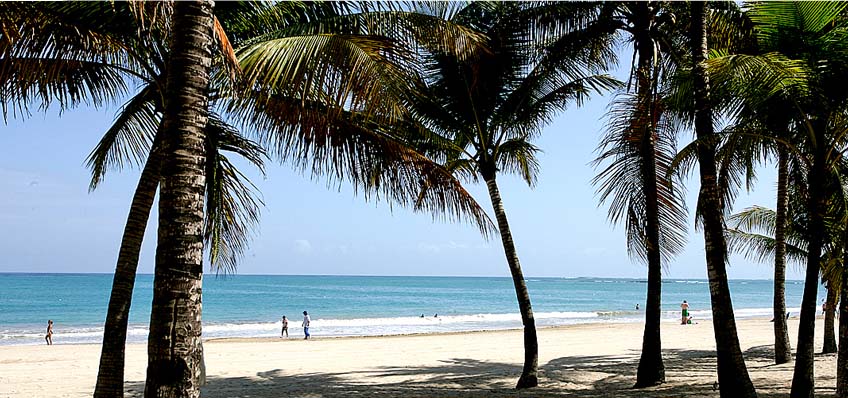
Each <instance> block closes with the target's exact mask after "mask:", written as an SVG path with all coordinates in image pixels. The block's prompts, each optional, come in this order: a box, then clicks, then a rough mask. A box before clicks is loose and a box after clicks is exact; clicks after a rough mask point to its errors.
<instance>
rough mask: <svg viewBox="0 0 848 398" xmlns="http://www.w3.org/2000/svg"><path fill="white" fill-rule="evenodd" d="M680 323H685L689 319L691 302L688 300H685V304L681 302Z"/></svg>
mask: <svg viewBox="0 0 848 398" xmlns="http://www.w3.org/2000/svg"><path fill="white" fill-rule="evenodd" d="M680 315H681V318H680V324H681V325H685V324H686V322H687V321H688V320H689V303H687V302H686V300H683V304H680Z"/></svg>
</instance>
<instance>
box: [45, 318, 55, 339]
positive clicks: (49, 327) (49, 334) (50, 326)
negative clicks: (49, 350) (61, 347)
mask: <svg viewBox="0 0 848 398" xmlns="http://www.w3.org/2000/svg"><path fill="white" fill-rule="evenodd" d="M44 341H46V342H47V345H53V320H52V319H48V320H47V335H46V336H44Z"/></svg>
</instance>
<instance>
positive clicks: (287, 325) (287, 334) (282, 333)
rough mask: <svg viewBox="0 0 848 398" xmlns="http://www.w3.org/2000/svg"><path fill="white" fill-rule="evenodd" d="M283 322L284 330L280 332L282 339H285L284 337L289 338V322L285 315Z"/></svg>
mask: <svg viewBox="0 0 848 398" xmlns="http://www.w3.org/2000/svg"><path fill="white" fill-rule="evenodd" d="M281 322H282V323H283V330H282V331H280V338H283V335H285V336H286V337H289V320H288V319H286V316H285V315H283V320H282V321H281Z"/></svg>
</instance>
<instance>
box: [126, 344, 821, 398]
mask: <svg viewBox="0 0 848 398" xmlns="http://www.w3.org/2000/svg"><path fill="white" fill-rule="evenodd" d="M773 355H774V352H773V348H772V346H759V347H752V348H750V349H748V350H747V351H746V352H745V359H746V362H747V363H748V366H749V370H750V372H751V376H752V379H753V380H754V385H755V386H756V388H757V392H758V395H759V396H760V397H766V398H772V397H773V398H777V397H787V396H788V395H789V386H790V381H791V378H792V364H791V363H789V364H783V365H774V364H773V363H772V362H773V361H772V358H773ZM663 359H664V361H665V365H666V378H667V382H666V383H665V384H662V385H659V386H656V387H651V388H644V389H633V388H632V386H633V384H634V383H635V381H636V367H637V365H638V360H639V352H638V351H636V350H633V351H632V352H630V353H628V354H626V355H594V356H573V357H561V358H556V359H553V360H551V361H549V362H547V363H546V364H544V365H543V366H541V367H540V369H539V370H540V375H541V376H542V377H541V378H540V384H539V387H537V388H533V389H529V390H521V391H516V390H515V389H514V388H513V387H514V378H515V375H516V374H520V372H521V366H519V365H515V364H506V363H500V362H490V361H479V360H475V359H468V358H453V359H448V360H444V361H442V363H441V364H440V365H437V366H423V367H409V366H395V367H378V368H373V369H370V370H354V371H350V372H337V373H330V372H328V373H301V374H292V373H289V372H287V371H286V370H285V369H273V370H269V371H264V372H258V373H256V375H255V376H251V377H218V376H214V375H210V376H208V377H207V384H206V386H204V387H203V388H202V396H203V397H206V398H224V397H234V398H235V397H239V398H247V397H251V398H275V397H280V396H287V397H304V398H318V397H366V396H367V397H371V396H378V397H422V398H423V397H434V396H443V397H633V398H643V397H718V396H719V392H718V390H715V389H714V386H713V383H714V381H715V377H716V376H715V375H716V363H715V352H713V351H705V350H663ZM328 360H332V359H331V358H328ZM210 371H212V369H210ZM764 372H781V373H785V377H783V374H781V375H780V377H775V376H774V374H773V373H770V375H768V376H767V375H766V374H765V373H764ZM817 375H819V376H818V377H817V385H818V388H817V389H816V392H817V396H832V395H833V393H834V391H835V389H834V386H835V379H834V378H833V377H822V376H820V373H817ZM707 380H708V381H709V382H705V381H707ZM143 390H144V383H143V382H129V383H126V391H127V394H126V396H127V397H136V396H138V397H140V396H141V395H142V392H143Z"/></svg>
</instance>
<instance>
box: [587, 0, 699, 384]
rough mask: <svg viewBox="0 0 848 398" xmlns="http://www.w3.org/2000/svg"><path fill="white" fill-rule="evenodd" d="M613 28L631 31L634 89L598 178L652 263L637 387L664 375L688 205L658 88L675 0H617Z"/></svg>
mask: <svg viewBox="0 0 848 398" xmlns="http://www.w3.org/2000/svg"><path fill="white" fill-rule="evenodd" d="M614 4H616V5H615V8H614V10H613V12H614V15H615V19H613V21H615V23H611V24H610V28H612V29H614V30H616V31H621V32H624V33H625V34H627V35H628V36H630V41H632V42H633V47H634V50H635V55H634V65H633V68H632V70H631V80H635V82H636V84H635V86H636V93H635V94H634V95H632V96H628V97H625V99H624V100H618V101H617V102H615V103H613V105H612V112H611V115H612V116H610V119H611V120H610V122H609V127H608V132H607V134H606V136H605V137H604V138H603V139H602V141H601V144H600V145H599V151H600V155H599V156H598V158H597V159H596V160H595V165H599V164H601V163H603V162H604V161H607V160H609V161H610V162H611V164H610V165H609V166H607V167H606V168H604V169H603V170H602V171H601V172H600V173H599V174H598V175H597V176H596V177H595V179H594V180H593V183H594V184H596V185H600V186H599V188H598V193H599V194H600V200H601V201H602V202H605V201H607V200H608V199H611V201H612V203H611V204H610V210H609V218H610V221H611V222H613V223H618V222H620V221H622V219H624V218H625V217H626V223H627V228H626V229H627V247H628V251H629V252H630V254H631V256H634V257H637V258H638V259H639V260H641V261H644V262H645V263H646V264H647V265H648V284H647V288H648V289H647V300H646V301H647V302H646V305H645V331H644V334H643V337H642V353H641V356H640V358H639V367H638V370H637V373H636V387H648V386H653V385H657V384H660V383H663V382H665V366H664V365H663V360H662V342H661V338H660V318H661V314H662V302H661V299H662V270H663V263H664V262H666V263H667V262H668V261H669V259H670V258H671V256H673V255H674V254H676V253H678V252H680V251H681V250H682V249H683V247H684V245H685V235H686V209H685V204H684V201H683V195H682V192H681V190H679V189H678V186H677V184H676V183H675V182H674V181H672V180H671V179H670V178H668V177H667V176H669V175H670V174H669V172H668V171H669V168H670V165H671V160H672V158H673V156H674V153H675V150H676V131H675V126H676V125H675V124H674V123H673V122H671V121H670V120H668V118H667V117H666V113H665V106H664V104H663V103H662V101H661V99H660V95H659V93H658V88H659V87H661V79H662V76H663V75H664V74H666V73H668V69H669V68H670V67H672V65H673V60H674V59H675V58H677V57H675V56H672V55H670V54H669V53H671V52H673V46H670V43H671V42H672V41H673V39H671V38H670V37H669V35H672V34H674V32H675V29H674V27H673V25H674V24H675V23H676V17H675V14H674V5H673V4H670V3H666V2H656V1H648V2H619V3H614Z"/></svg>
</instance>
